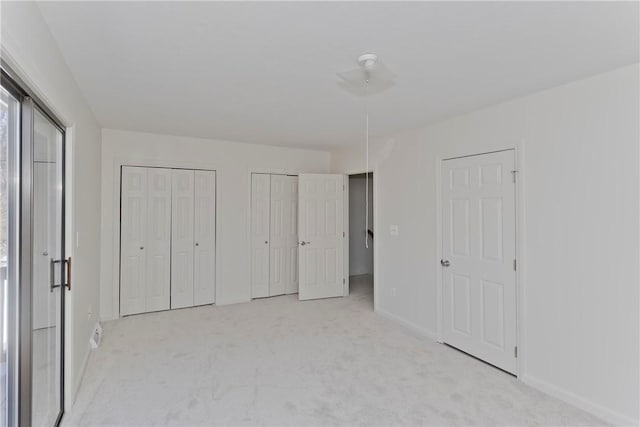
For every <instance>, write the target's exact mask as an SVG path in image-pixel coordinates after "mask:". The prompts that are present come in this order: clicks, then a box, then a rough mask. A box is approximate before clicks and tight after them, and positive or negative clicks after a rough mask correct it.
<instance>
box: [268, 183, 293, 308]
mask: <svg viewBox="0 0 640 427" xmlns="http://www.w3.org/2000/svg"><path fill="white" fill-rule="evenodd" d="M270 201H271V215H270V216H271V218H270V230H269V234H270V238H269V246H270V251H269V252H270V257H269V276H270V277H269V295H270V296H274V295H282V294H294V293H296V292H298V227H297V223H298V218H297V217H298V177H297V176H287V175H271V197H270Z"/></svg>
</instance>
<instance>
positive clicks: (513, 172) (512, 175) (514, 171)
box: [511, 170, 518, 184]
mask: <svg viewBox="0 0 640 427" xmlns="http://www.w3.org/2000/svg"><path fill="white" fill-rule="evenodd" d="M517 173H518V171H517V170H512V171H511V177H512V178H513V183H514V184H515V183H516V174H517Z"/></svg>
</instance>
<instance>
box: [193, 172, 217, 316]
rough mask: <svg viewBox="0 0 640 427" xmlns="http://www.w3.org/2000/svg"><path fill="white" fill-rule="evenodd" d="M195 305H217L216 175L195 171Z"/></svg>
mask: <svg viewBox="0 0 640 427" xmlns="http://www.w3.org/2000/svg"><path fill="white" fill-rule="evenodd" d="M194 219H195V224H194V240H195V247H194V250H195V260H194V295H193V301H194V305H202V304H213V303H214V302H215V284H216V245H215V243H216V173H215V172H213V171H195V215H194Z"/></svg>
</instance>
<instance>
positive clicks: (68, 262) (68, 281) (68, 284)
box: [67, 257, 71, 290]
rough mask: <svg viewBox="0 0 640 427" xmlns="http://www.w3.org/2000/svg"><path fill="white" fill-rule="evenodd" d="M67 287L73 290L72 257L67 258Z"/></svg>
mask: <svg viewBox="0 0 640 427" xmlns="http://www.w3.org/2000/svg"><path fill="white" fill-rule="evenodd" d="M67 289H68V290H71V257H69V258H67Z"/></svg>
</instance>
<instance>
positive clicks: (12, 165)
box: [0, 88, 20, 425]
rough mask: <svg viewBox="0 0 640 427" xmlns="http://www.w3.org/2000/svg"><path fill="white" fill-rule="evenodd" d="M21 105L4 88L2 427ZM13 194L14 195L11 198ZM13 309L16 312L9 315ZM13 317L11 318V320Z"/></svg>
mask: <svg viewBox="0 0 640 427" xmlns="http://www.w3.org/2000/svg"><path fill="white" fill-rule="evenodd" d="M19 123H20V121H19V103H18V101H17V100H16V99H15V98H14V97H13V96H11V94H9V93H8V92H7V91H6V90H4V88H0V335H1V336H2V340H1V342H0V346H1V348H0V405H1V407H0V425H7V423H8V418H7V417H8V405H9V404H10V402H9V400H8V397H9V382H8V381H9V369H12V368H13V367H12V366H9V362H10V361H11V360H12V359H11V358H10V355H11V353H10V352H12V351H15V349H11V348H9V345H10V343H11V340H10V339H9V328H8V321H9V320H10V318H13V316H15V315H16V312H15V310H16V307H17V304H16V303H15V301H14V303H13V304H12V303H11V301H9V298H10V295H15V294H14V293H11V294H10V293H9V287H10V286H13V287H15V286H16V285H17V283H18V277H17V271H18V269H17V265H18V258H17V254H18V239H17V236H18V235H17V226H16V223H15V222H14V221H17V218H18V205H17V203H16V200H17V199H15V197H16V193H15V191H16V190H17V189H15V188H13V187H14V184H15V180H13V181H12V179H13V175H15V173H16V172H17V170H18V158H17V156H16V153H17V152H18V144H19V129H20V127H19ZM10 192H13V196H11V195H10ZM9 310H12V312H9ZM10 316H11V317H10Z"/></svg>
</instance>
